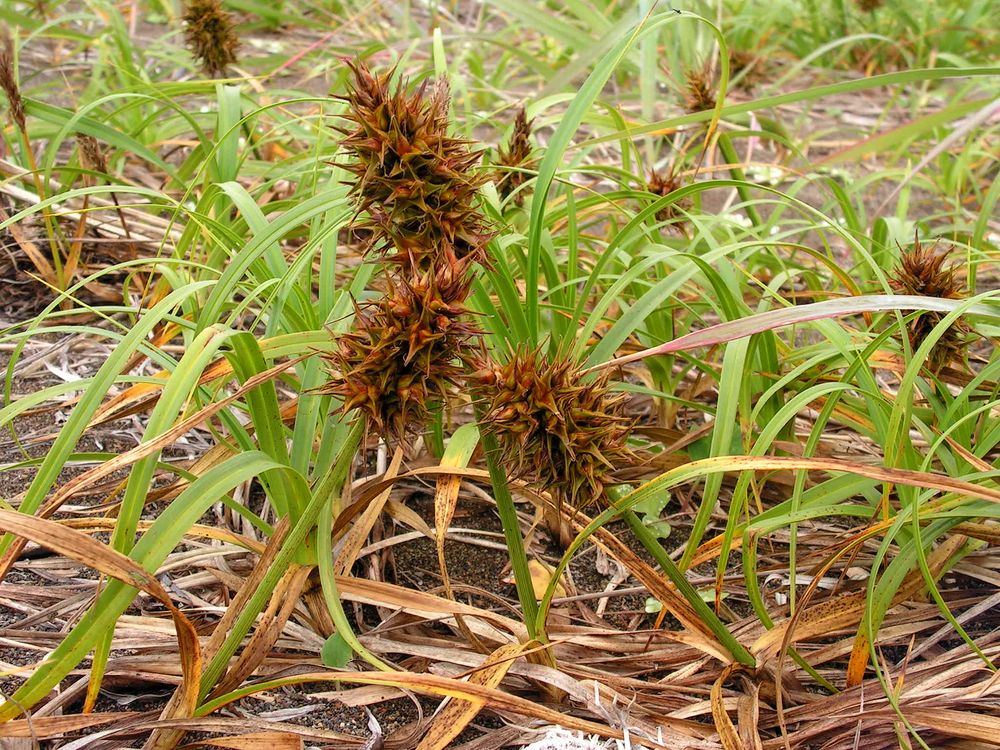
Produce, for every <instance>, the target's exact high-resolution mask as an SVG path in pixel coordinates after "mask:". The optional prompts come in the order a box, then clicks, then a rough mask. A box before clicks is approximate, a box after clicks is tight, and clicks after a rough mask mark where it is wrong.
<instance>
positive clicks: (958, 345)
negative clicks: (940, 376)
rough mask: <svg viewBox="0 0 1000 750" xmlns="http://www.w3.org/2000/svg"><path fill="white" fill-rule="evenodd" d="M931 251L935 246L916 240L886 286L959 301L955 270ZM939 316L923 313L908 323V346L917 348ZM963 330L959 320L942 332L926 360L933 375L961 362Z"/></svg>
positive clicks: (943, 256)
mask: <svg viewBox="0 0 1000 750" xmlns="http://www.w3.org/2000/svg"><path fill="white" fill-rule="evenodd" d="M935 250H936V245H931V246H929V247H925V246H923V245H921V243H920V240H919V239H916V240H915V241H914V243H913V246H912V247H911V248H910V249H909V250H906V251H904V252H903V254H902V256H901V257H900V261H899V265H898V266H896V268H894V269H893V271H892V273H891V274H890V276H889V285H890V286H891V287H892V290H893V291H894V292H895V293H896V294H912V295H919V296H923V297H941V298H943V299H961V298H962V297H963V296H964V294H963V289H962V283H961V281H959V279H957V278H956V275H955V271H956V267H955V266H954V265H950V266H946V263H947V261H948V254H947V253H937V252H935ZM943 317H944V315H943V314H942V313H938V312H925V313H921V314H920V315H917V316H916V317H915V318H914V319H913V320H911V321H910V324H909V330H908V334H909V339H910V346H911V347H913V348H914V349H916V348H917V347H918V346H920V344H921V343H922V342H923V340H924V339H925V338H926V337H927V335H928V334H929V333H930V332H931V331H932V330H933V329H934V327H935V326H936V325H937V324H938V323H940V322H941V319H942V318H943ZM967 331H968V328H967V326H966V325H965V324H964V323H962V322H961V321H957V322H956V323H954V324H953V325H952V326H951V327H950V328H949V329H948V330H947V331H945V333H944V335H943V336H941V338H939V339H938V341H937V343H936V344H935V346H934V348H933V349H932V350H931V354H930V357H929V359H928V363H927V364H928V366H929V367H930V369H931V370H932V371H934V372H937V371H938V370H940V369H941V368H942V367H944V366H945V365H947V364H949V363H952V362H957V361H959V360H961V358H962V356H963V353H964V350H965V346H966V344H965V333H967Z"/></svg>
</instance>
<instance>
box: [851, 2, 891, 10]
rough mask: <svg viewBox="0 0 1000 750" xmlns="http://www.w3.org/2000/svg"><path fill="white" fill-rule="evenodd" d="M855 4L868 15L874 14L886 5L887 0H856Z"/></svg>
mask: <svg viewBox="0 0 1000 750" xmlns="http://www.w3.org/2000/svg"><path fill="white" fill-rule="evenodd" d="M854 4H855V5H857V6H858V9H859V10H862V11H865V12H866V13H874V12H875V11H876V10H878V9H879V8H881V7H882V6H883V5H884V4H885V0H854Z"/></svg>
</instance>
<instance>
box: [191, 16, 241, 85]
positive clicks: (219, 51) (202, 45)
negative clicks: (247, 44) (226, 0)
mask: <svg viewBox="0 0 1000 750" xmlns="http://www.w3.org/2000/svg"><path fill="white" fill-rule="evenodd" d="M183 18H184V24H185V27H184V37H185V38H186V39H187V44H188V48H189V49H190V50H191V54H193V55H194V56H195V57H196V58H197V59H198V61H199V62H200V63H201V66H202V68H203V69H204V70H205V72H206V73H208V74H209V75H210V76H213V77H221V76H224V75H225V73H226V68H227V67H228V66H230V65H232V64H234V63H235V62H236V60H237V57H236V52H237V50H238V49H239V46H240V42H239V38H238V37H237V36H236V28H235V24H234V22H233V18H232V16H231V15H230V14H229V13H228V12H226V10H225V9H224V8H223V7H222V2H221V0H188V1H187V3H186V5H185V7H184V16H183Z"/></svg>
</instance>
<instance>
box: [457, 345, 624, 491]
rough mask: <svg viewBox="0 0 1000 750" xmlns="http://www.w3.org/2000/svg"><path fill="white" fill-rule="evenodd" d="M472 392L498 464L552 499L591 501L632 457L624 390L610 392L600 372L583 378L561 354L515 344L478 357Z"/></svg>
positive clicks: (574, 365)
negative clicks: (500, 356) (498, 356)
mask: <svg viewBox="0 0 1000 750" xmlns="http://www.w3.org/2000/svg"><path fill="white" fill-rule="evenodd" d="M475 392H476V394H477V395H478V396H479V397H480V398H481V399H482V401H483V402H484V404H485V405H486V406H485V408H484V413H483V418H482V420H481V422H480V424H481V425H482V426H483V428H484V429H486V430H488V431H489V432H491V433H492V434H493V435H494V436H495V437H496V440H497V443H498V444H499V446H500V450H501V453H502V455H501V457H500V462H501V463H502V465H504V466H505V467H507V468H508V471H509V472H510V474H511V475H512V476H515V477H517V478H520V479H523V480H525V481H527V482H529V483H530V484H532V485H534V486H536V487H538V488H540V489H543V490H550V491H551V492H552V493H553V496H554V497H555V498H556V499H557V500H558V501H559V502H565V503H567V504H569V505H571V506H572V507H576V508H579V507H583V506H586V505H588V504H590V503H591V502H594V501H596V500H598V499H599V498H600V497H602V496H603V494H604V489H605V487H606V486H607V485H608V484H609V483H610V482H611V481H612V473H613V472H614V471H615V469H616V468H620V467H621V465H622V464H623V463H625V462H629V461H630V460H631V459H632V458H633V456H632V453H631V451H630V450H629V449H628V446H627V444H626V441H627V438H628V435H629V432H630V431H631V428H632V426H633V423H634V422H633V420H632V419H631V418H629V417H627V416H626V415H625V403H626V401H627V399H628V396H627V395H626V394H624V393H614V392H612V391H611V388H610V383H609V382H608V378H607V376H606V375H598V376H596V377H585V376H584V374H583V372H582V370H581V368H580V367H579V366H578V365H577V364H576V363H575V362H573V361H571V360H569V359H564V358H549V357H547V356H545V355H544V354H543V353H542V352H541V351H539V350H537V349H519V350H518V351H516V352H515V353H514V354H513V356H511V357H510V359H509V360H508V361H507V362H506V363H504V364H495V363H481V364H480V366H479V369H478V373H477V383H476V385H475Z"/></svg>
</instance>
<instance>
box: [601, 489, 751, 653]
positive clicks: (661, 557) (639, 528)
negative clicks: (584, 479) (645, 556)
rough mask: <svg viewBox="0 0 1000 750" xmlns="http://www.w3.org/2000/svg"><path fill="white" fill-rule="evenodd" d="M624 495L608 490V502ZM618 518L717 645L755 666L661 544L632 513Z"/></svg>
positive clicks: (618, 491) (613, 502)
mask: <svg viewBox="0 0 1000 750" xmlns="http://www.w3.org/2000/svg"><path fill="white" fill-rule="evenodd" d="M623 494H624V493H623V492H622V491H621V489H619V488H612V489H611V490H609V492H608V498H609V499H610V501H611V504H612V505H614V506H615V507H616V508H617V507H618V500H619V498H620V497H621V496H622V495H623ZM621 515H622V518H624V519H625V523H627V524H628V526H629V528H630V529H631V530H632V533H633V534H635V535H636V537H637V538H638V540H639V542H640V543H641V544H642V546H643V547H645V548H646V551H647V552H649V554H650V555H652V556H653V559H654V560H656V562H657V564H658V565H659V566H660V567H661V568H663V572H664V573H666V575H667V578H669V579H670V582H671V583H673V584H674V586H676V587H677V591H678V592H680V594H681V596H683V597H684V598H685V599H686V600H687V601H688V604H690V605H691V608H692V609H694V611H695V612H696V613H697V614H698V616H699V617H700V618H701V619H702V622H704V623H705V624H706V625H707V626H708V628H709V630H711V631H712V634H713V635H715V637H716V638H717V639H718V640H719V643H721V644H722V645H723V646H724V647H725V648H726V650H727V651H729V653H730V654H731V655H732V657H733V658H734V659H735V660H736V661H738V662H739V663H740V664H746V665H747V666H750V667H753V666H756V664H757V662H756V660H755V659H754V658H753V655H752V654H751V653H750V652H749V651H747V650H746V647H745V646H743V644H742V643H740V642H739V641H738V640H736V638H735V636H733V634H732V633H730V632H729V629H728V628H726V626H725V625H724V624H723V622H722V620H720V619H719V617H718V615H716V614H715V612H713V611H712V608H711V607H709V606H708V604H706V603H705V600H704V599H702V598H701V595H700V594H699V593H698V592H697V591H696V590H695V588H694V586H692V585H691V583H690V582H689V581H688V579H687V578H685V577H684V574H683V573H682V572H681V571H680V568H678V567H677V564H676V563H675V562H674V561H673V560H671V559H670V556H669V555H668V554H667V551H666V550H665V549H663V545H661V544H660V542H659V540H658V539H657V538H656V535H655V534H654V533H653V532H652V531H651V530H650V529H648V528H647V527H646V525H645V524H644V523H643V522H642V520H640V518H639V516H637V515H636V514H635V512H634V511H632V510H623V511H622V512H621Z"/></svg>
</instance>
